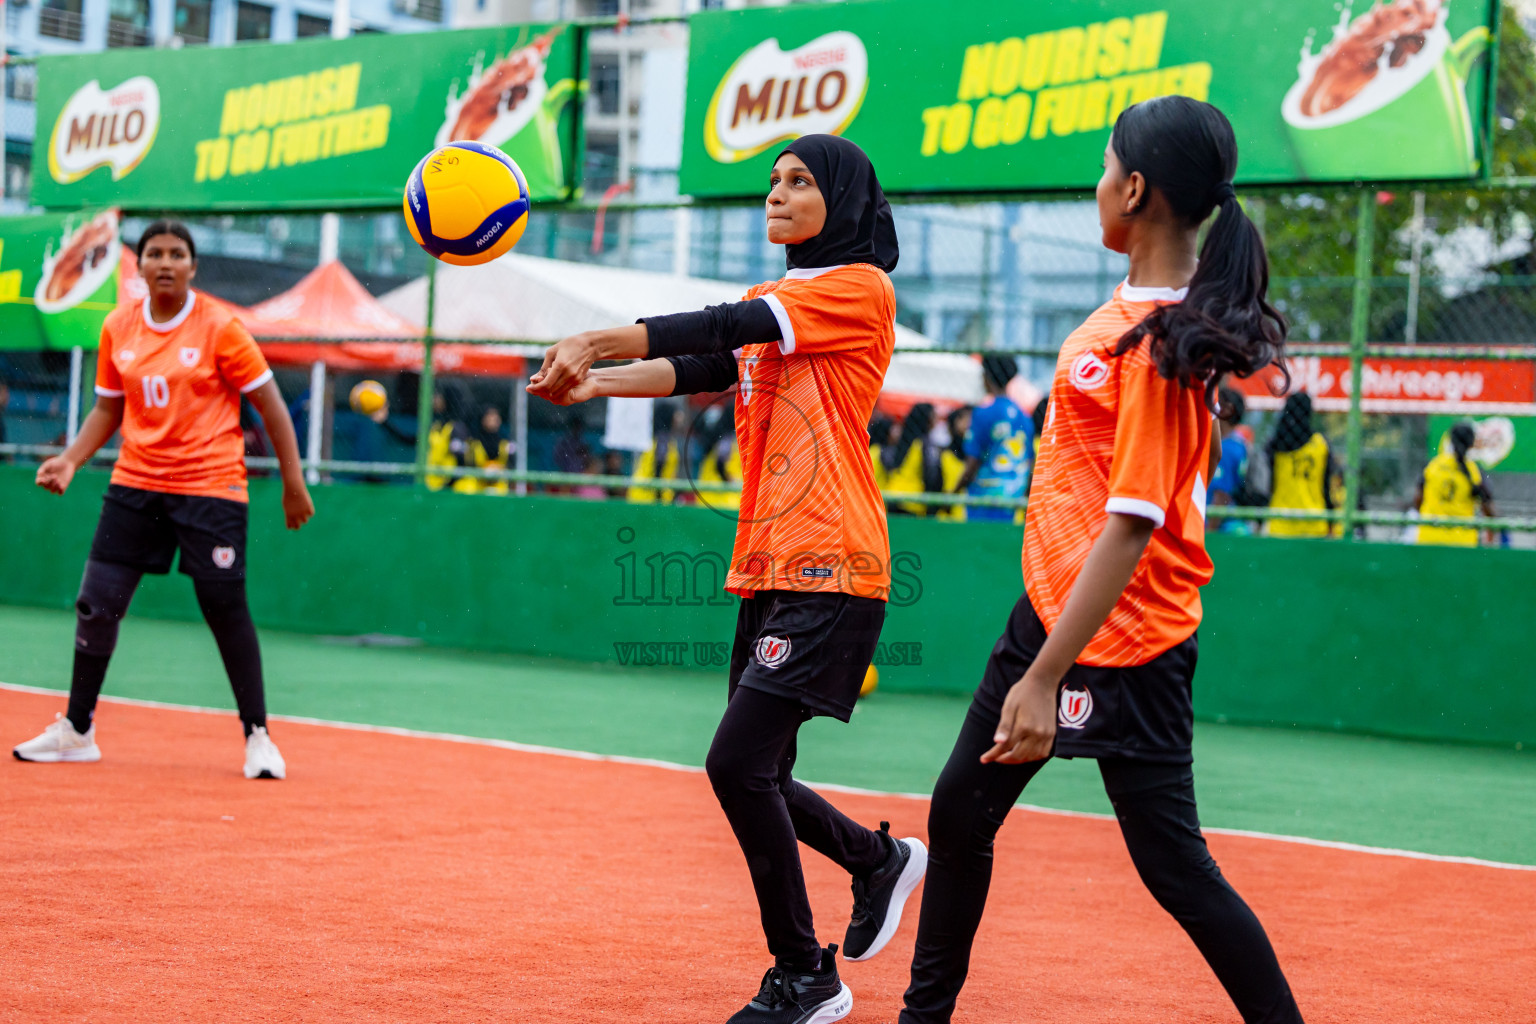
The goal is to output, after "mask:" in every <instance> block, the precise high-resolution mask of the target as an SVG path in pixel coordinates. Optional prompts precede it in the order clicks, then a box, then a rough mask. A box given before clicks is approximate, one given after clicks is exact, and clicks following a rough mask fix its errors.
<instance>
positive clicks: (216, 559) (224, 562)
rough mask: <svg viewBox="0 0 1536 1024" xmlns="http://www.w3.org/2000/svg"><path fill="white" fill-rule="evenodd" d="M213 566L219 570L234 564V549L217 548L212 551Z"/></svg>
mask: <svg viewBox="0 0 1536 1024" xmlns="http://www.w3.org/2000/svg"><path fill="white" fill-rule="evenodd" d="M213 564H214V565H216V566H218V567H219V568H220V569H228V568H229V567H230V566H232V565H234V564H235V549H234V548H225V547H218V548H214V549H213Z"/></svg>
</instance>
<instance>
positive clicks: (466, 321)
mask: <svg viewBox="0 0 1536 1024" xmlns="http://www.w3.org/2000/svg"><path fill="white" fill-rule="evenodd" d="M436 288H437V294H436V296H435V300H434V307H435V308H434V317H433V320H434V324H433V331H434V333H435V334H436V335H438V336H439V337H444V338H498V339H507V338H515V339H518V340H520V341H528V342H534V343H537V344H541V345H546V344H550V343H552V342H555V341H558V340H560V339H561V338H564V337H567V336H569V335H572V334H576V333H578V332H580V331H588V330H594V329H596V328H600V327H614V326H617V325H619V324H631V323H634V322H635V320H636V319H638V318H639V317H642V316H651V315H655V314H657V313H675V312H682V311H684V310H693V309H702V308H703V307H705V306H708V305H714V304H716V303H721V302H735V301H738V300H739V299H740V298H741V297H742V295H744V294H745V293H746V290H747V286H746V285H741V284H733V283H731V282H729V281H712V280H708V279H705V278H698V277H678V276H676V275H673V274H658V273H654V272H651V271H647V270H626V269H621V268H618V267H606V266H602V265H599V264H593V263H573V262H570V261H567V260H550V259H543V258H542V257H538V256H524V255H521V254H519V253H510V254H508V255H506V256H503V257H501V258H500V259H498V260H496V261H494V262H492V263H487V264H485V265H483V266H479V267H455V266H449V265H447V264H443V265H440V266H439V267H438V268H437V285H436ZM380 301H381V302H382V303H383V305H384V306H385V307H386V308H388V309H390V310H392V311H393V312H395V313H397V314H399V315H400V316H403V317H405V318H406V319H407V320H410V321H412V322H414V323H418V324H420V323H424V322H425V321H426V310H427V282H426V279H425V278H419V279H417V280H415V281H412V282H410V283H409V284H406V285H403V286H401V287H399V288H396V289H395V290H394V291H392V292H389V293H388V294H386V295H384V296H382V297H381V299H380ZM896 347H897V348H898V349H903V348H932V347H934V346H933V342H932V341H931V340H930V339H928V338H927V337H925V336H923V335H921V334H918V333H917V332H916V331H911V330H908V329H907V328H905V327H902V326H900V325H899V324H898V325H897V327H896ZM885 390H886V391H887V392H890V393H894V394H896V395H901V396H903V397H911V398H915V399H918V400H935V399H936V400H939V401H947V402H952V403H966V404H972V403H975V402H979V401H981V400H982V398H983V397H984V395H985V392H984V390H983V388H982V384H981V366H980V364H979V363H977V361H976V360H974V359H972V358H971V357H969V356H962V355H947V354H944V353H916V352H914V353H908V354H898V355H897V356H896V357H895V358H894V359H892V360H891V368H890V370H889V372H887V374H886V376H885Z"/></svg>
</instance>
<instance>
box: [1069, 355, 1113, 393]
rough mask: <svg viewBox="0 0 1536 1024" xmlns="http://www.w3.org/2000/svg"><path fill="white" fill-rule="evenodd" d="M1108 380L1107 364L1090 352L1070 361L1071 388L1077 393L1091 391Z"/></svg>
mask: <svg viewBox="0 0 1536 1024" xmlns="http://www.w3.org/2000/svg"><path fill="white" fill-rule="evenodd" d="M1108 379H1109V364H1108V363H1106V362H1104V360H1102V359H1100V358H1099V357H1098V356H1097V355H1095V354H1094V353H1092V352H1084V353H1083V354H1082V355H1080V356H1078V357H1077V358H1076V359H1074V360H1072V386H1073V387H1075V388H1077V390H1079V391H1092V390H1093V389H1094V388H1096V387H1098V386H1099V385H1100V384H1103V383H1104V382H1105V381H1106V380H1108Z"/></svg>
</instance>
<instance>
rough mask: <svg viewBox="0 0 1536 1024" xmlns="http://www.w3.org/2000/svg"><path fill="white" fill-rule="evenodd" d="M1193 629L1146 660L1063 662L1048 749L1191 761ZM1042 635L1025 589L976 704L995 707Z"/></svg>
mask: <svg viewBox="0 0 1536 1024" xmlns="http://www.w3.org/2000/svg"><path fill="white" fill-rule="evenodd" d="M1195 636H1196V634H1193V633H1191V634H1190V636H1189V638H1188V639H1186V640H1185V641H1183V642H1182V643H1179V644H1176V645H1175V646H1173V647H1172V648H1170V649H1168V650H1166V651H1164V652H1163V653H1162V654H1159V655H1158V656H1157V657H1155V658H1153V659H1152V660H1151V661H1149V662H1147V663H1146V664H1145V665H1129V666H1124V667H1096V666H1093V665H1073V666H1072V667H1071V668H1070V669H1068V670H1067V675H1066V678H1064V679H1062V681H1061V688H1060V697H1059V700H1058V703H1057V716H1056V746H1055V748H1054V750H1053V754H1054V756H1056V757H1123V758H1130V759H1132V760H1137V761H1158V762H1162V763H1164V764H1189V763H1191V762H1192V761H1193V760H1194V756H1193V754H1191V752H1190V741H1191V740H1192V738H1193V736H1194V728H1195V711H1194V703H1193V689H1192V686H1191V684H1192V683H1193V681H1194V678H1195V656H1196V654H1197V653H1198V647H1199V644H1198V642H1197V641H1196V639H1195ZM1045 637H1046V632H1045V624H1044V623H1043V622H1041V621H1040V616H1038V615H1036V614H1035V609H1034V607H1033V606H1032V605H1031V604H1030V603H1029V595H1028V594H1025V595H1024V596H1023V597H1021V598H1019V603H1018V604H1016V605H1014V606H1013V613H1012V614H1010V615H1009V616H1008V625H1007V627H1006V628H1005V629H1004V630H1003V635H1002V637H1000V638H999V639H998V641H997V645H996V646H995V647H993V648H992V657H991V658H990V659H989V660H988V661H987V671H986V673H985V674H984V675H983V676H982V678H981V685H980V686H979V687H977V688H976V696H975V700H976V703H977V704H978V705H979V706H980V707H981V708H982V709H983V710H985V711H986V712H988V713H989V714H993V715H999V714H1001V713H1002V710H1003V700H1004V699H1005V698H1006V697H1007V696H1008V691H1009V690H1010V689H1012V688H1013V684H1014V683H1017V682H1018V681H1019V680H1020V679H1022V678H1023V677H1024V672H1025V670H1026V669H1028V668H1029V666H1030V665H1031V664H1033V663H1034V660H1035V657H1036V656H1037V655H1038V654H1039V653H1040V647H1041V645H1042V644H1044V643H1045Z"/></svg>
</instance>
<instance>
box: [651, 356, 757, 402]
mask: <svg viewBox="0 0 1536 1024" xmlns="http://www.w3.org/2000/svg"><path fill="white" fill-rule="evenodd" d="M666 360H667V362H669V363H671V364H672V372H673V373H675V374H677V386H676V387H674V388H673V389H672V393H673V394H674V395H697V394H701V393H707V394H712V393H714V392H716V391H724V390H725V389H727V388H729V387H730V386H731V385H733V384H735V383H736V381H737V380H738V379H740V374H739V372H738V370H737V367H736V357H735V356H733V355H731V354H730V353H729V352H711V353H710V354H709V355H707V356H667V357H666Z"/></svg>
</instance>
